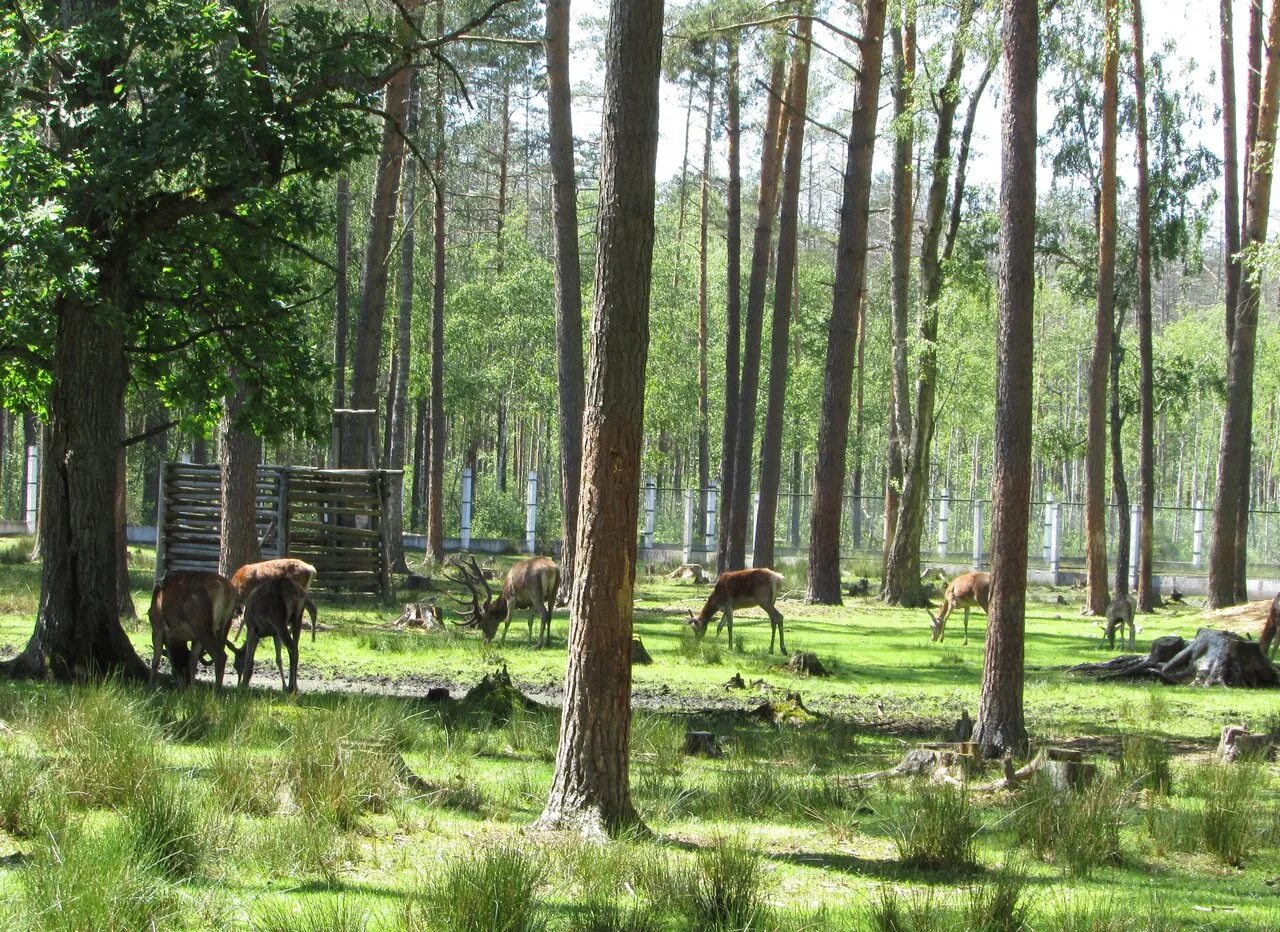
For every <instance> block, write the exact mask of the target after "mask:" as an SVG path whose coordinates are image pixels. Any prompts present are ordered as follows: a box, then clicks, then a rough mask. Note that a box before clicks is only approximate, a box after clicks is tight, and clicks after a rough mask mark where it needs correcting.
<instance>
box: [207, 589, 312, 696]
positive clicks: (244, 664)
mask: <svg viewBox="0 0 1280 932" xmlns="http://www.w3.org/2000/svg"><path fill="white" fill-rule="evenodd" d="M304 610H305V611H307V612H308V613H309V614H310V615H311V628H312V630H315V624H316V607H315V604H314V603H313V602H312V601H311V599H309V598H308V597H307V593H306V591H305V590H304V589H303V588H302V587H301V586H299V585H298V584H297V583H296V582H294V581H293V580H292V579H289V578H288V577H284V576H281V577H279V578H277V579H272V580H268V581H267V582H264V583H262V584H261V585H259V586H258V587H257V588H255V589H254V590H253V591H252V592H250V593H249V598H248V600H247V601H246V602H245V606H244V624H243V625H242V626H241V627H242V628H244V630H245V632H246V634H245V639H244V647H236V645H235V644H233V643H232V642H231V641H230V640H228V641H227V647H229V648H230V649H231V653H232V654H234V655H235V661H234V664H235V668H236V672H237V673H238V674H239V675H240V680H239V682H240V685H241V686H248V685H249V681H250V680H252V679H253V660H254V655H255V654H256V653H257V651H258V642H259V641H261V640H263V639H264V638H268V637H269V638H271V639H272V640H273V641H275V645H276V669H277V670H278V671H279V672H280V688H281V689H283V690H285V691H286V692H291V693H293V692H297V691H298V640H299V638H300V636H301V634H302V613H303V611H304ZM282 641H283V642H284V646H285V649H286V650H287V651H288V652H289V680H288V682H287V683H286V682H285V678H284V664H283V663H282V662H281V658H280V643H281V642H282Z"/></svg>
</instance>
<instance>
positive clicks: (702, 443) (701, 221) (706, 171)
mask: <svg viewBox="0 0 1280 932" xmlns="http://www.w3.org/2000/svg"><path fill="white" fill-rule="evenodd" d="M711 48H712V51H711V65H710V73H709V75H708V77H707V128H706V133H705V135H704V137H703V140H702V190H701V192H700V203H699V207H698V484H699V485H700V486H701V487H702V488H704V489H706V488H708V487H709V485H710V482H711V463H710V460H711V451H710V445H711V444H710V437H709V433H710V430H709V426H710V425H709V423H708V414H709V409H710V402H711V399H710V397H709V394H710V393H709V391H708V388H707V228H708V225H709V223H710V219H711V215H710V204H711V131H712V118H713V117H714V116H715V104H716V58H715V46H712V47H711ZM702 511H703V515H702V520H703V522H704V525H703V526H705V521H706V505H705V500H704V504H703V509H702Z"/></svg>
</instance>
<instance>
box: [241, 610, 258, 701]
mask: <svg viewBox="0 0 1280 932" xmlns="http://www.w3.org/2000/svg"><path fill="white" fill-rule="evenodd" d="M257 652H258V632H257V629H255V628H254V627H253V626H251V625H250V626H248V631H247V633H246V634H245V636H244V665H243V666H242V667H241V668H240V685H241V686H242V687H245V688H248V686H249V681H250V680H252V679H253V658H254V655H255V654H256V653H257Z"/></svg>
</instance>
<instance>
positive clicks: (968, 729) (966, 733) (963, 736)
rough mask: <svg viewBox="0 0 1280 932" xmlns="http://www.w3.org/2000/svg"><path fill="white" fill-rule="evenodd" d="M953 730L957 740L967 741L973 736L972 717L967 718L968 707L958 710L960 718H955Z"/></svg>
mask: <svg viewBox="0 0 1280 932" xmlns="http://www.w3.org/2000/svg"><path fill="white" fill-rule="evenodd" d="M954 732H955V736H956V740H957V741H968V740H969V739H970V738H972V737H973V719H971V718H969V710H968V709H961V710H960V718H959V719H957V720H956V724H955V727H954Z"/></svg>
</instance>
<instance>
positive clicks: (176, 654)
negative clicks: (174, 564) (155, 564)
mask: <svg viewBox="0 0 1280 932" xmlns="http://www.w3.org/2000/svg"><path fill="white" fill-rule="evenodd" d="M235 609H236V591H235V589H234V588H233V587H232V585H231V582H230V580H228V579H227V578H226V577H225V576H220V575H219V574H217V573H209V572H204V571H199V572H188V573H170V574H168V575H167V576H165V577H164V579H163V580H161V581H160V582H158V583H156V586H155V588H154V589H152V590H151V607H150V608H149V609H148V610H147V616H148V617H149V618H150V619H151V679H152V680H154V679H155V677H156V670H157V668H158V667H159V665H160V653H161V651H167V652H168V654H169V665H170V666H171V667H173V675H174V676H175V677H176V678H178V679H179V680H180V681H181V682H183V683H185V684H187V685H190V684H191V683H192V681H194V680H195V677H196V664H197V663H199V661H200V656H201V654H203V653H205V652H208V654H209V655H210V656H211V657H212V658H213V667H214V677H215V679H214V682H215V683H216V685H217V688H219V689H221V688H222V677H223V674H224V673H225V671H226V667H227V652H226V650H225V649H224V644H225V643H226V640H227V631H228V630H229V629H230V628H231V616H232V615H233V614H234V613H235ZM188 642H190V644H191V650H190V651H189V652H188V651H187V647H186V645H187V643H188Z"/></svg>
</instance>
